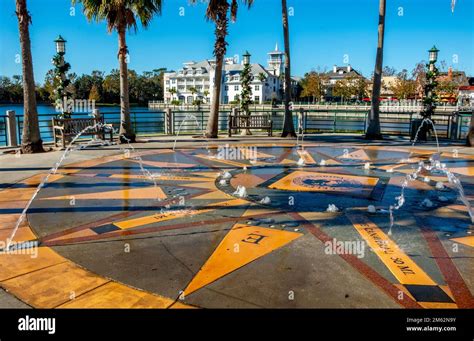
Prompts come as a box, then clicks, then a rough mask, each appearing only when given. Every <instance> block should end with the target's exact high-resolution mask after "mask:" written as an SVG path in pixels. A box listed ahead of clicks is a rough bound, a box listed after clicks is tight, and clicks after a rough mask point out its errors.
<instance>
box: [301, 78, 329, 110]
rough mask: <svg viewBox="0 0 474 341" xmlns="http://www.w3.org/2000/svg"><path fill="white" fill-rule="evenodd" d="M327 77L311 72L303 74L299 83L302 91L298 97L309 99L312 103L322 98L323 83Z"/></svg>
mask: <svg viewBox="0 0 474 341" xmlns="http://www.w3.org/2000/svg"><path fill="white" fill-rule="evenodd" d="M326 79H327V77H325V76H324V75H323V74H321V73H318V72H315V71H311V72H308V73H307V74H305V76H304V78H303V80H302V81H301V86H302V88H303V90H302V91H301V95H300V97H303V98H305V97H310V98H312V101H313V103H314V102H315V100H319V99H321V98H322V97H323V96H324V90H325V85H324V84H325V81H326Z"/></svg>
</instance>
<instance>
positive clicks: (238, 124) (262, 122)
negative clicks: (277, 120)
mask: <svg viewBox="0 0 474 341" xmlns="http://www.w3.org/2000/svg"><path fill="white" fill-rule="evenodd" d="M236 129H249V130H250V129H262V130H266V131H268V136H272V135H273V122H272V120H271V119H270V116H269V115H229V137H231V136H232V130H236Z"/></svg>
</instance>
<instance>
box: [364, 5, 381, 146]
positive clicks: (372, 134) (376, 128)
mask: <svg viewBox="0 0 474 341" xmlns="http://www.w3.org/2000/svg"><path fill="white" fill-rule="evenodd" d="M385 3H386V0H380V3H379V29H378V31H379V34H378V43H377V58H376V60H375V70H374V84H373V87H372V105H371V108H370V114H369V122H368V127H367V132H366V134H365V138H366V139H382V134H381V132H380V88H381V86H382V67H383V44H384V36H385Z"/></svg>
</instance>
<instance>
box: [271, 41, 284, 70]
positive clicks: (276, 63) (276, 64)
mask: <svg viewBox="0 0 474 341" xmlns="http://www.w3.org/2000/svg"><path fill="white" fill-rule="evenodd" d="M268 55H269V59H268V69H269V71H270V72H272V71H273V74H274V75H275V76H277V77H279V76H280V75H281V74H282V73H283V56H284V55H285V54H284V53H283V52H281V51H278V43H277V44H275V51H272V52H268Z"/></svg>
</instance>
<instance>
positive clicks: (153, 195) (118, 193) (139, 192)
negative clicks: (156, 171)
mask: <svg viewBox="0 0 474 341" xmlns="http://www.w3.org/2000/svg"><path fill="white" fill-rule="evenodd" d="M72 198H74V199H75V200H99V199H101V200H106V199H112V200H133V199H134V200H139V199H165V198H166V194H165V193H164V192H163V190H162V189H161V188H160V187H154V186H151V187H146V188H133V189H119V190H115V191H106V192H92V193H81V194H70V195H61V196H57V197H49V198H43V199H41V200H71V199H72Z"/></svg>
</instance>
